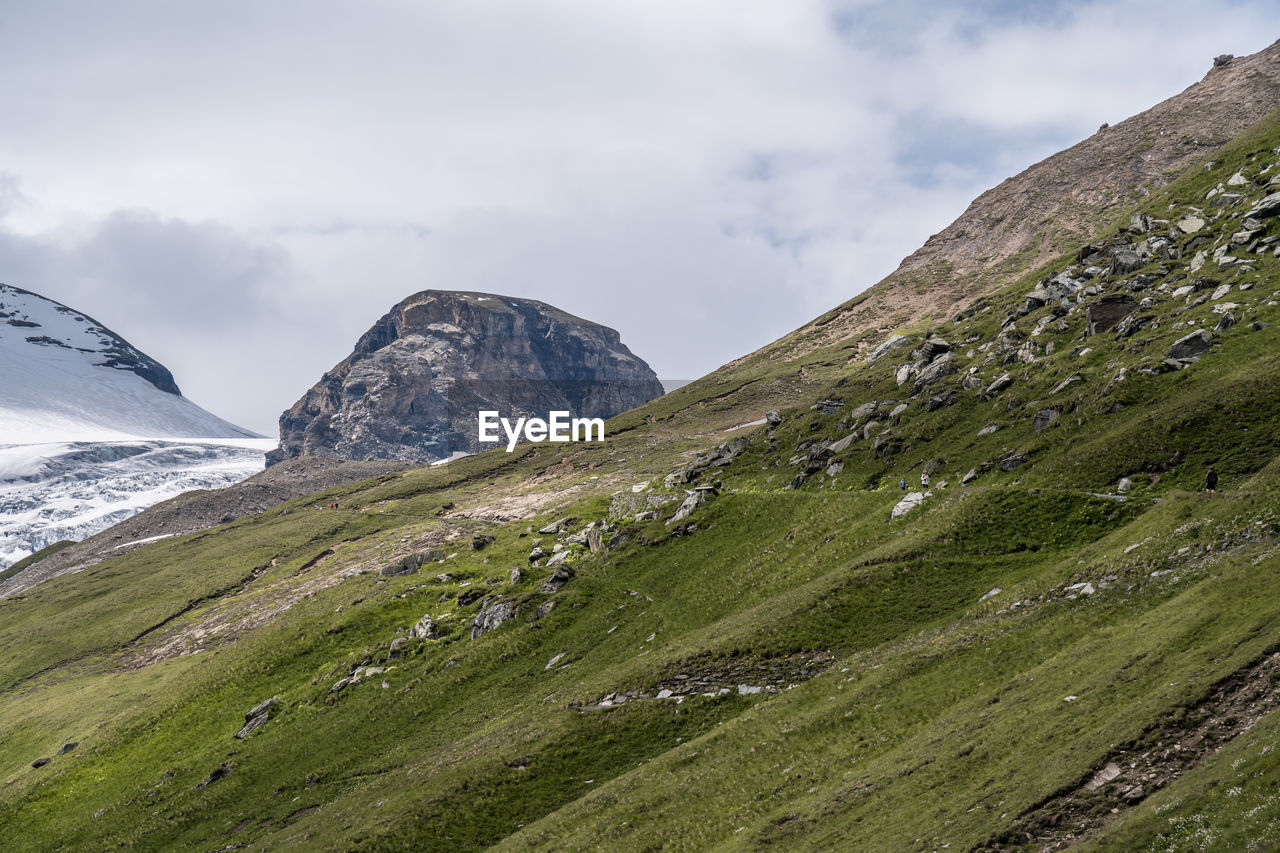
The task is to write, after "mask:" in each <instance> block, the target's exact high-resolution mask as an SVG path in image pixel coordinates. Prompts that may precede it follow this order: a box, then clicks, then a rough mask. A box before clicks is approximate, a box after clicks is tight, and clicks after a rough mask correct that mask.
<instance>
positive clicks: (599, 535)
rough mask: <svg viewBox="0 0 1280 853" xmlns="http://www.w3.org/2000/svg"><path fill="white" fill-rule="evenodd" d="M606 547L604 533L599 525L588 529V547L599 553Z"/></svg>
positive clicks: (593, 552)
mask: <svg viewBox="0 0 1280 853" xmlns="http://www.w3.org/2000/svg"><path fill="white" fill-rule="evenodd" d="M603 548H604V533H603V532H602V531H601V530H600V528H598V527H594V528H592V529H591V530H588V531H587V549H588V550H589V551H591V553H592V554H598V553H599V552H600V551H601V550H602V549H603Z"/></svg>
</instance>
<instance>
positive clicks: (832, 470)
mask: <svg viewBox="0 0 1280 853" xmlns="http://www.w3.org/2000/svg"><path fill="white" fill-rule="evenodd" d="M843 470H844V463H843V462H832V463H831V464H830V465H828V466H827V476H828V477H834V476H835V475H836V474H839V473H840V472H841V471H843Z"/></svg>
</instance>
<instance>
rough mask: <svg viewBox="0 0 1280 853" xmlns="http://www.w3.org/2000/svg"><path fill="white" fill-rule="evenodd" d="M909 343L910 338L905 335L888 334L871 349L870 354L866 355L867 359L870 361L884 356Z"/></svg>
mask: <svg viewBox="0 0 1280 853" xmlns="http://www.w3.org/2000/svg"><path fill="white" fill-rule="evenodd" d="M910 344H911V340H910V339H909V338H908V337H907V336H906V335H890V336H889V338H888V339H887V340H885V341H884V342H883V343H881V344H880V346H878V347H876V348H875V349H873V350H872V351H871V355H869V356H867V361H868V362H871V361H876V360H877V359H881V358H884V357H885V356H886V355H888V354H889V353H891V352H895V351H896V350H900V349H902V348H903V347H906V346H910Z"/></svg>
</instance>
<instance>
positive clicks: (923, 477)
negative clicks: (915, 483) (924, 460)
mask: <svg viewBox="0 0 1280 853" xmlns="http://www.w3.org/2000/svg"><path fill="white" fill-rule="evenodd" d="M920 488H922V489H927V488H929V472H928V471H923V472H921V474H920Z"/></svg>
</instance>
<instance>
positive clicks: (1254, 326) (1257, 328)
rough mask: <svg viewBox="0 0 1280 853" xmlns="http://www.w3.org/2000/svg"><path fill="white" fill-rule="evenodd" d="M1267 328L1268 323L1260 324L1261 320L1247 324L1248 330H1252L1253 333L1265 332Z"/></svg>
mask: <svg viewBox="0 0 1280 853" xmlns="http://www.w3.org/2000/svg"><path fill="white" fill-rule="evenodd" d="M1268 326H1270V324H1269V323H1264V322H1262V321H1261V320H1256V321H1254V322H1252V323H1250V324H1249V328H1250V329H1252V330H1253V331H1255V332H1261V331H1263V330H1265V329H1266V328H1268Z"/></svg>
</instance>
